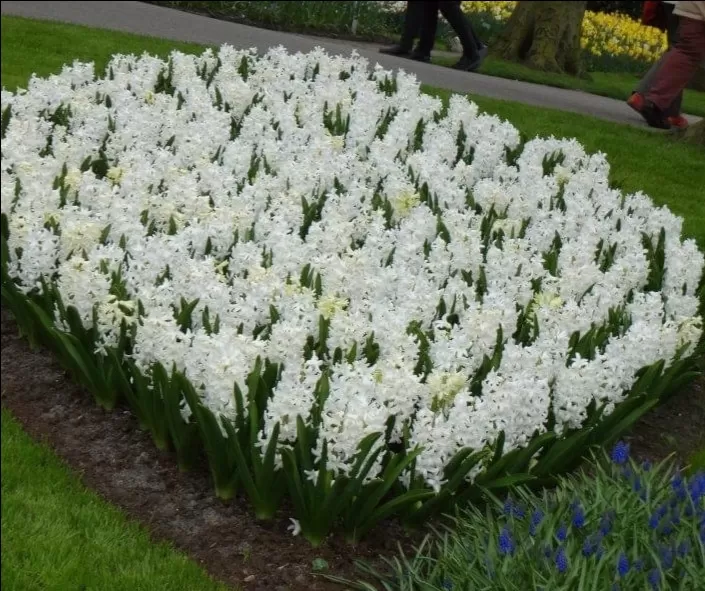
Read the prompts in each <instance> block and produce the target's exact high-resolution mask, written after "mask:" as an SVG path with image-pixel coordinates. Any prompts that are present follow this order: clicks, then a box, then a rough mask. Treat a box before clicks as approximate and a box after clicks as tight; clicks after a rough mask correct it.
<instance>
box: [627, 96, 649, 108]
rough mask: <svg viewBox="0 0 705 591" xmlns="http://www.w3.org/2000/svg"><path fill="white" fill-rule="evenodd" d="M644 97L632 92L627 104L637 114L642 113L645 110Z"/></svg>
mask: <svg viewBox="0 0 705 591" xmlns="http://www.w3.org/2000/svg"><path fill="white" fill-rule="evenodd" d="M644 102H645V101H644V96H643V95H641V94H639V93H638V92H632V95H631V96H630V97H629V98H628V99H627V104H628V105H629V106H630V107H631V108H632V109H634V110H635V111H636V112H637V113H641V111H642V109H643V108H644Z"/></svg>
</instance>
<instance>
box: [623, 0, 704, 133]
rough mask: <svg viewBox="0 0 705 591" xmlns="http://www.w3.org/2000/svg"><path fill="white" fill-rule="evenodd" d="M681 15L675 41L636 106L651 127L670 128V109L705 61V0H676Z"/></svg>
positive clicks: (676, 12)
mask: <svg viewBox="0 0 705 591" xmlns="http://www.w3.org/2000/svg"><path fill="white" fill-rule="evenodd" d="M673 12H674V14H676V15H677V16H678V17H679V21H678V30H677V32H676V42H675V45H674V46H673V47H672V48H671V49H669V50H668V53H666V55H665V56H664V57H663V60H662V61H661V63H660V64H659V67H658V69H657V70H656V72H655V73H654V77H653V81H652V83H651V87H650V88H649V90H648V91H647V92H646V95H645V96H644V103H643V105H642V106H641V108H638V109H636V110H637V111H638V112H639V113H640V114H641V116H642V117H643V118H644V119H645V120H646V122H647V123H648V124H649V125H650V126H651V127H657V128H659V129H669V128H670V127H671V124H670V123H669V122H668V118H667V116H666V114H665V113H666V110H667V109H668V108H669V106H670V105H672V104H673V101H674V100H675V99H676V97H677V96H678V94H679V93H681V92H682V91H683V89H684V88H685V87H686V86H687V85H688V83H689V82H690V80H691V79H692V78H693V76H694V75H695V74H696V72H697V70H698V68H699V67H700V66H701V64H702V63H703V62H705V2H676V5H675V9H674V11H673Z"/></svg>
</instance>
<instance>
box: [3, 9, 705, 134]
mask: <svg viewBox="0 0 705 591" xmlns="http://www.w3.org/2000/svg"><path fill="white" fill-rule="evenodd" d="M0 6H1V8H2V14H14V15H19V16H25V17H30V18H39V19H49V20H57V21H64V22H70V23H77V24H83V25H89V26H93V27H101V28H106V29H114V30H118V31H127V32H131V33H137V34H142V35H151V36H154V37H163V38H167V39H175V40H180V41H191V42H196V43H207V44H213V45H217V44H221V43H228V44H230V45H233V46H234V47H240V48H249V47H257V48H258V49H259V50H260V51H264V50H266V49H267V48H269V47H272V46H278V45H283V46H284V47H286V48H287V49H288V50H290V51H301V52H306V51H310V50H311V49H313V48H314V47H316V46H320V47H323V48H324V49H326V50H327V51H328V52H329V53H331V54H338V55H340V54H342V55H346V54H349V53H350V51H351V50H352V49H353V48H355V49H357V50H358V52H359V53H360V54H361V55H363V56H364V57H366V58H368V59H369V60H370V61H371V62H372V63H373V64H374V63H375V62H378V63H380V64H381V65H382V66H383V67H385V68H395V69H398V68H403V69H405V70H406V71H408V72H413V73H414V74H416V76H417V77H418V79H419V80H420V81H421V82H423V83H426V84H430V85H432V86H437V87H440V88H447V89H450V90H453V91H456V92H463V93H470V94H476V95H479V96H486V97H491V98H497V99H506V100H512V101H518V102H521V103H526V104H528V105H536V106H541V107H549V108H553V109H559V110H562V111H570V112H574V113H582V114H585V115H592V116H594V117H599V118H600V119H605V120H608V121H615V122H619V123H626V124H631V125H637V126H640V127H646V126H645V124H644V122H643V121H642V119H641V118H640V117H639V116H638V115H637V114H636V113H634V112H633V111H632V110H631V109H630V108H629V107H627V105H626V104H625V103H624V102H623V101H618V100H614V99H610V98H605V97H600V96H595V95H591V94H587V93H584V92H580V91H574V90H564V89H559V88H551V87H548V86H541V85H539V84H531V83H528V82H519V81H516V80H507V79H504V78H496V77H493V76H485V75H482V74H470V73H466V72H456V71H455V70H452V69H450V68H443V67H440V66H434V65H430V64H424V63H418V62H414V61H412V60H407V59H403V58H396V57H392V56H385V55H381V54H379V53H378V52H377V51H376V48H375V47H374V46H372V45H370V44H365V43H352V42H346V41H337V40H336V41H334V40H329V39H322V38H312V37H307V36H304V35H296V34H292V33H281V32H277V31H269V30H266V29H258V28H255V27H248V26H245V25H239V24H235V23H229V22H223V21H219V20H215V19H212V18H208V17H204V16H197V15H193V14H188V13H184V12H181V11H178V10H173V9H170V8H163V7H159V6H155V5H152V4H145V3H143V2H98V1H95V0H93V1H92V2H90V3H89V2H28V1H24V2H23V1H20V2H4V1H3V2H0ZM689 119H690V120H691V121H697V120H698V118H697V117H689Z"/></svg>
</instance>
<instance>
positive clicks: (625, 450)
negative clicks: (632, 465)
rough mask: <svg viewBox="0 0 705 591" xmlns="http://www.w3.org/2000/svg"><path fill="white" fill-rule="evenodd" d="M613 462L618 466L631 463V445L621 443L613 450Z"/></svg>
mask: <svg viewBox="0 0 705 591" xmlns="http://www.w3.org/2000/svg"><path fill="white" fill-rule="evenodd" d="M610 457H611V458H612V461H613V462H614V463H615V464H617V465H618V466H623V465H624V464H626V463H627V462H628V461H629V444H628V443H625V442H624V441H619V442H617V444H616V445H615V446H614V448H613V449H612V455H611V456H610Z"/></svg>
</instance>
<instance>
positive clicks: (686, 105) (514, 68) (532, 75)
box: [433, 55, 705, 117]
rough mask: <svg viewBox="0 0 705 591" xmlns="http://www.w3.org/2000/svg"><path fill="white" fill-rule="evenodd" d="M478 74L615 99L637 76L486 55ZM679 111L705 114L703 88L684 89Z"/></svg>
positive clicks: (443, 60)
mask: <svg viewBox="0 0 705 591" xmlns="http://www.w3.org/2000/svg"><path fill="white" fill-rule="evenodd" d="M456 61H457V57H449V56H446V55H440V56H437V57H434V58H433V63H435V64H439V65H441V66H451V65H452V64H454V63H455V62H456ZM478 71H479V73H480V74H487V75H488V76H497V77H499V78H510V79H512V80H523V81H525V82H534V83H535V84H543V85H545V86H555V87H557V88H569V89H572V90H582V91H583V92H589V93H591V94H598V95H600V96H607V97H610V98H614V99H618V100H627V98H628V97H629V95H630V94H631V92H632V91H633V90H634V88H635V87H636V85H637V83H638V82H639V78H638V77H637V76H635V75H634V74H630V73H618V72H590V74H589V79H584V78H576V77H574V76H568V75H567V74H555V73H553V72H541V71H540V70H534V69H533V68H529V67H527V66H524V65H521V64H516V63H514V62H509V61H506V60H503V59H499V58H497V57H493V56H488V58H487V59H486V60H485V61H484V63H483V64H482V66H481V67H480V69H479V70H478ZM683 111H684V112H685V113H688V114H690V115H698V116H699V117H705V92H698V91H695V90H686V91H685V93H684V96H683Z"/></svg>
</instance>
